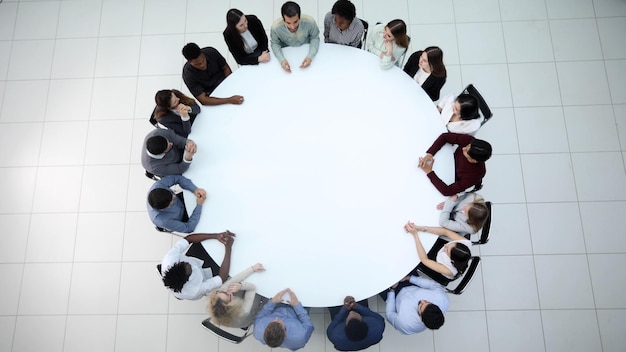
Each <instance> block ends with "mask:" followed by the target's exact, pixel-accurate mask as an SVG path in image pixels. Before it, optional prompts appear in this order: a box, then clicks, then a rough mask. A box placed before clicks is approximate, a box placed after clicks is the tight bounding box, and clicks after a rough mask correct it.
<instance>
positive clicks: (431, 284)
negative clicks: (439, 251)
mask: <svg viewBox="0 0 626 352" xmlns="http://www.w3.org/2000/svg"><path fill="white" fill-rule="evenodd" d="M409 281H410V282H411V283H412V284H413V285H415V286H406V287H404V288H403V289H402V290H401V291H400V293H399V294H398V297H396V294H395V292H389V294H388V295H387V306H386V313H387V320H388V321H389V323H391V325H393V327H394V328H396V330H398V331H400V332H401V333H402V334H405V335H409V334H416V333H418V332H422V331H424V330H426V325H424V323H423V322H422V319H421V318H420V316H419V314H418V313H417V309H418V306H419V302H420V301H421V300H425V301H428V302H430V303H432V304H434V305H436V306H437V307H439V309H441V312H442V313H445V312H447V311H448V294H447V293H446V291H445V290H444V288H443V286H441V285H440V284H438V283H437V282H435V281H433V280H431V279H426V278H423V277H418V276H411V278H410V280H409Z"/></svg>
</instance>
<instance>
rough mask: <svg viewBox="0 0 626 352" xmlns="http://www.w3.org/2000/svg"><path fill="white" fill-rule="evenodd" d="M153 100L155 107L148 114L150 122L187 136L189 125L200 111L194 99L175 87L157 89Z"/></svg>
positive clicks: (189, 129) (189, 130)
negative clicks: (150, 113) (149, 114)
mask: <svg viewBox="0 0 626 352" xmlns="http://www.w3.org/2000/svg"><path fill="white" fill-rule="evenodd" d="M154 101H155V103H156V107H155V108H154V110H153V111H152V115H151V116H150V123H151V124H153V125H154V127H157V128H163V129H169V130H172V131H174V133H176V134H177V135H179V136H181V137H185V138H187V136H189V134H190V133H191V125H193V122H194V120H195V119H196V116H197V115H198V114H199V113H200V107H199V106H198V104H197V103H196V101H195V100H194V99H193V98H190V97H188V96H186V95H185V94H183V93H182V92H180V91H178V90H176V89H164V90H160V91H158V92H157V93H156V94H155V95H154Z"/></svg>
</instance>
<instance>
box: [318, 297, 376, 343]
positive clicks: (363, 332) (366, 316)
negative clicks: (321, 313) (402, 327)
mask: <svg viewBox="0 0 626 352" xmlns="http://www.w3.org/2000/svg"><path fill="white" fill-rule="evenodd" d="M328 311H329V312H330V319H331V323H330V325H328V329H326V336H328V339H329V340H330V342H332V343H333V345H334V346H335V349H336V350H338V351H360V350H364V349H366V348H368V347H369V346H372V345H375V344H377V343H379V342H380V340H382V338H383V331H385V319H384V318H383V317H382V316H381V315H380V314H378V313H374V312H372V311H371V310H370V309H369V308H368V306H367V299H364V300H362V301H360V302H358V303H357V302H355V300H354V297H352V296H346V298H344V300H343V306H341V307H330V308H328Z"/></svg>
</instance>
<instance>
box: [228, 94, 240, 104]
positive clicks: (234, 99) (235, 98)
mask: <svg viewBox="0 0 626 352" xmlns="http://www.w3.org/2000/svg"><path fill="white" fill-rule="evenodd" d="M228 102H229V103H231V104H235V105H241V104H243V97H242V96H241V95H233V96H232V97H230V98H228Z"/></svg>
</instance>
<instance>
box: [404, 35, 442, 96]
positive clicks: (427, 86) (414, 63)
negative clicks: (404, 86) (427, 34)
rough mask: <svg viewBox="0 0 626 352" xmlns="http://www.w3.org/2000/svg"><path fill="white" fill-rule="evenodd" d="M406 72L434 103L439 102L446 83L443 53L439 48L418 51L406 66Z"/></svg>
mask: <svg viewBox="0 0 626 352" xmlns="http://www.w3.org/2000/svg"><path fill="white" fill-rule="evenodd" d="M404 72H406V73H407V74H408V75H409V76H411V77H413V78H414V79H415V81H416V82H417V83H419V85H420V86H421V87H422V89H424V91H425V92H426V94H428V96H429V97H430V99H431V100H432V101H435V100H439V93H440V91H441V87H443V85H444V84H445V83H446V66H445V65H444V64H443V51H441V49H439V47H437V46H429V47H428V48H426V49H424V50H420V51H416V52H414V53H413V54H411V56H409V59H408V60H407V62H406V65H404Z"/></svg>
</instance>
